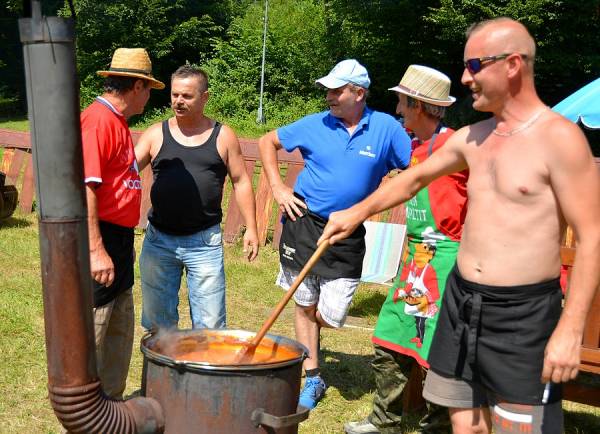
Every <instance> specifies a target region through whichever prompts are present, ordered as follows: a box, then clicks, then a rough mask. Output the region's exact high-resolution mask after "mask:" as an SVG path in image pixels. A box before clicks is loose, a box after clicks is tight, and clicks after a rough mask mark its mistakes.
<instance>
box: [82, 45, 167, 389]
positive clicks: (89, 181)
mask: <svg viewBox="0 0 600 434" xmlns="http://www.w3.org/2000/svg"><path fill="white" fill-rule="evenodd" d="M98 74H99V75H101V76H103V77H106V78H105V81H104V93H103V94H102V96H99V97H97V98H96V100H95V101H94V102H93V103H92V104H91V105H90V106H89V107H88V108H86V109H85V110H84V111H83V113H82V114H81V135H82V144H83V162H84V172H85V185H86V196H87V206H88V230H89V244H90V265H91V271H92V278H93V279H94V324H95V338H96V357H97V368H98V376H99V377H100V381H101V382H102V388H103V390H104V392H105V393H106V394H107V395H108V396H110V397H112V398H115V399H122V397H123V392H124V390H125V383H126V380H127V371H128V370H129V362H130V360H131V351H132V346H133V328H134V326H133V324H134V315H133V295H132V290H131V288H132V286H133V263H134V256H135V252H134V250H133V228H134V227H135V226H136V225H137V223H138V220H139V218H140V202H141V198H142V190H141V183H140V176H139V173H138V168H137V164H136V160H135V153H134V151H133V141H132V139H131V133H130V131H129V127H128V125H127V119H129V118H130V117H131V116H133V115H136V114H141V113H142V112H143V111H144V106H145V105H146V103H147V102H148V98H149V97H150V88H153V89H163V88H164V87H165V85H164V84H163V83H161V82H160V81H158V80H156V79H154V78H153V77H152V64H151V62H150V57H149V56H148V53H147V52H146V50H144V49H143V48H118V49H117V50H116V51H115V53H114V55H113V58H112V62H111V65H110V69H109V70H108V71H98Z"/></svg>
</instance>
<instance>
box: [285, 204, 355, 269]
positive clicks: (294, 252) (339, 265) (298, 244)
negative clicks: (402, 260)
mask: <svg viewBox="0 0 600 434" xmlns="http://www.w3.org/2000/svg"><path fill="white" fill-rule="evenodd" d="M326 224H327V220H325V219H323V218H321V217H320V216H318V215H316V214H314V213H312V212H310V211H309V210H305V211H304V214H303V215H302V216H301V217H296V221H293V220H291V219H287V218H285V217H284V221H283V228H282V231H281V239H280V241H279V260H280V262H281V265H282V266H284V267H286V268H289V269H292V270H295V271H299V270H301V269H302V268H303V267H304V265H305V264H306V263H307V262H308V259H309V258H310V257H311V256H312V255H313V253H314V252H315V250H316V249H317V240H318V239H319V237H320V236H321V234H322V233H323V229H324V228H325V225H326ZM365 232H366V231H365V227H364V226H363V225H360V226H358V228H356V230H355V231H354V232H353V233H352V234H351V235H350V236H349V237H347V238H345V239H343V240H341V241H339V242H337V243H335V244H334V245H332V246H329V248H328V249H327V251H325V253H324V254H323V256H321V258H320V259H319V260H318V261H317V263H316V264H315V265H314V266H313V268H312V269H311V271H310V274H314V275H316V276H320V277H324V278H326V279H338V278H348V279H359V278H360V276H361V273H362V263H363V258H364V256H365V250H366V249H365Z"/></svg>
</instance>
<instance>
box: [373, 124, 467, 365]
mask: <svg viewBox="0 0 600 434" xmlns="http://www.w3.org/2000/svg"><path fill="white" fill-rule="evenodd" d="M451 134H452V130H449V129H447V128H445V127H443V126H440V127H438V130H437V131H436V133H435V134H434V135H433V136H432V137H431V139H430V140H427V141H425V142H424V143H422V142H419V141H418V139H415V140H414V141H413V142H414V147H413V154H412V157H411V166H415V165H417V164H419V163H420V162H422V161H424V160H425V159H426V158H427V157H429V155H431V153H432V152H435V151H436V150H437V149H438V148H439V147H440V146H442V145H443V144H444V142H445V141H446V140H447V138H448V137H449V136H450V135H451ZM467 177H468V173H467V172H460V173H455V174H452V175H449V176H444V177H442V178H439V179H436V180H435V181H433V182H432V183H431V184H429V186H428V187H426V188H424V189H422V190H421V191H419V192H418V193H417V195H416V196H415V197H414V198H412V199H411V200H410V201H408V202H407V203H406V237H407V238H406V245H405V251H404V257H403V261H402V264H401V267H400V270H401V271H400V273H399V274H398V276H397V277H396V280H395V282H394V285H393V287H392V288H391V289H390V291H389V294H388V297H387V298H386V300H385V302H384V303H383V305H382V307H381V312H380V313H379V318H378V320H377V325H376V327H375V333H374V335H373V338H372V340H373V343H374V344H376V345H380V346H383V347H385V348H388V349H390V350H392V351H396V352H398V353H401V354H405V355H408V356H411V357H413V358H414V359H415V360H416V361H417V362H418V363H419V364H420V365H421V366H423V367H425V368H428V367H429V364H428V363H427V356H428V355H429V348H430V346H431V338H432V337H433V334H434V331H435V328H436V326H437V319H438V314H439V311H440V308H441V303H442V296H443V293H444V288H445V286H446V278H447V276H448V274H449V273H450V270H452V267H453V266H454V263H455V262H456V254H457V253H458V246H459V243H460V236H461V233H462V224H463V221H464V216H465V213H466V202H467V194H466V180H467Z"/></svg>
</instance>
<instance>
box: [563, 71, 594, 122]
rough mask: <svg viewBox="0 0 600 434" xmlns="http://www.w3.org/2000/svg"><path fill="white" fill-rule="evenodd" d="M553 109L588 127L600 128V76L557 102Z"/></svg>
mask: <svg viewBox="0 0 600 434" xmlns="http://www.w3.org/2000/svg"><path fill="white" fill-rule="evenodd" d="M552 110H554V111H555V112H557V113H560V114H561V115H563V116H565V117H566V118H568V119H570V120H571V121H573V122H575V123H577V122H581V123H582V124H583V125H584V126H585V127H586V128H590V129H600V78H597V79H596V80H594V81H592V82H591V83H589V84H588V85H586V86H584V87H582V88H581V89H579V90H578V91H577V92H575V93H574V94H572V95H571V96H568V97H567V98H565V99H563V100H562V101H561V102H559V103H558V104H556V105H555V106H554V107H553V108H552Z"/></svg>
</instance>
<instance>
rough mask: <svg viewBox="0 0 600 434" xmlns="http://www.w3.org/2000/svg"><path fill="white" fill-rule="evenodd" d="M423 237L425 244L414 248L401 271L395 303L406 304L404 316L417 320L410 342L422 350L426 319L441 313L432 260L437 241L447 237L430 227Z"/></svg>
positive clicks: (436, 279)
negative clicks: (408, 260)
mask: <svg viewBox="0 0 600 434" xmlns="http://www.w3.org/2000/svg"><path fill="white" fill-rule="evenodd" d="M422 235H423V242H422V243H420V244H417V245H416V246H415V254H414V256H413V258H412V260H411V261H410V263H409V264H408V265H406V266H404V268H403V269H402V273H401V274H400V282H401V284H400V285H399V286H398V288H397V289H396V292H395V293H394V302H395V303H398V302H400V301H401V302H404V303H405V306H404V313H406V314H407V315H411V316H414V317H415V323H416V335H415V337H413V338H412V339H410V340H409V342H412V343H414V344H415V345H416V347H417V348H421V347H422V346H423V342H424V341H425V322H426V320H427V318H433V317H434V315H435V314H436V313H438V311H439V309H438V307H437V305H436V302H437V301H438V300H439V298H440V291H439V289H438V278H437V274H436V272H435V268H433V266H432V265H431V260H432V259H433V257H434V255H435V252H436V238H437V239H443V238H444V236H443V235H442V234H439V233H435V232H434V231H433V229H432V228H431V227H428V228H427V229H426V230H425V231H424V232H423V234H422Z"/></svg>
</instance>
